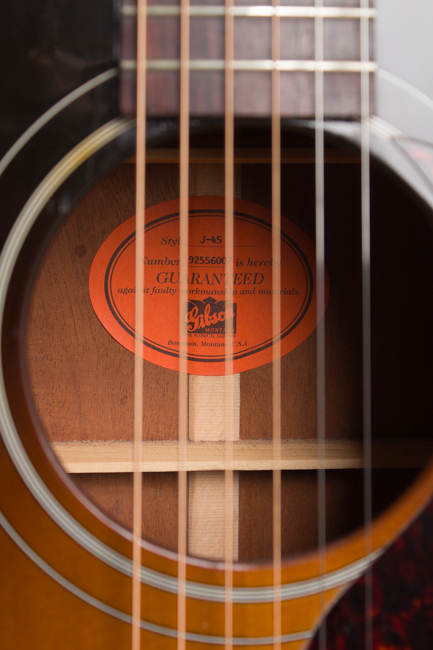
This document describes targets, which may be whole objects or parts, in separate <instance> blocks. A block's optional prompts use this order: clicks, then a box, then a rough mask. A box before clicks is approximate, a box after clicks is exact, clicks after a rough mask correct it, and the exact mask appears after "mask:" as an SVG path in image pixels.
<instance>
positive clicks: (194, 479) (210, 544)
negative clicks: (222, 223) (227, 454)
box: [188, 164, 240, 560]
mask: <svg viewBox="0 0 433 650" xmlns="http://www.w3.org/2000/svg"><path fill="white" fill-rule="evenodd" d="M190 169H191V173H190V182H189V189H190V195H191V196H206V195H217V196H224V192H225V179H224V166H223V165H207V164H201V165H191V167H190ZM233 183H234V187H235V191H237V194H238V195H239V193H240V168H239V167H238V168H235V172H234V177H233ZM227 393H228V394H229V395H230V396H233V398H234V399H233V409H234V412H233V416H234V417H233V418H231V419H230V420H231V422H230V427H229V430H227V422H226V415H227V407H228V406H227ZM239 418H240V376H239V375H231V376H229V377H225V376H221V377H203V376H200V375H190V377H189V432H188V435H189V440H190V441H197V442H198V441H202V442H206V443H209V442H211V441H220V444H221V448H222V453H223V457H222V464H221V467H219V468H218V469H219V470H221V469H224V466H225V462H224V450H225V448H224V439H225V438H227V437H228V438H229V439H232V440H236V439H239ZM188 469H189V468H188ZM193 469H195V470H202V469H204V470H208V469H210V470H213V469H214V467H213V466H212V467H210V468H208V467H204V468H202V467H194V468H193ZM231 483H232V484H233V490H232V491H231V492H230V495H229V496H230V498H229V501H230V503H231V504H232V506H233V507H232V510H233V517H232V518H233V521H234V528H235V531H234V532H235V535H234V538H235V539H234V540H233V541H234V559H237V557H238V536H239V535H238V528H239V475H238V474H236V475H235V476H234V477H233V482H231ZM188 490H189V498H188V552H189V553H190V555H195V556H200V557H206V558H209V559H214V560H222V559H224V544H225V541H224V530H225V506H224V503H225V502H226V501H227V499H226V497H227V495H226V481H225V478H224V472H222V471H219V472H214V471H195V472H194V473H190V474H189V488H188Z"/></svg>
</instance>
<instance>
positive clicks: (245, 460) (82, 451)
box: [51, 439, 433, 473]
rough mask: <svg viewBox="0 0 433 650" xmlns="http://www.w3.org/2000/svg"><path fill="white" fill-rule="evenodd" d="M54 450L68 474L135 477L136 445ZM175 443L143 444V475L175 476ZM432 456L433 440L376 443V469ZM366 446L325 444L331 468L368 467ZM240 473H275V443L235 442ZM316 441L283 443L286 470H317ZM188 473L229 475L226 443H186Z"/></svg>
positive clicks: (69, 445)
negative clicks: (132, 474)
mask: <svg viewBox="0 0 433 650" xmlns="http://www.w3.org/2000/svg"><path fill="white" fill-rule="evenodd" d="M51 446H52V449H53V451H54V453H55V454H56V456H57V458H58V459H59V460H60V462H61V463H62V465H63V467H64V468H65V470H66V471H67V472H70V473H94V472H102V473H104V472H132V469H133V462H132V450H133V443H132V442H117V441H116V442H114V441H113V442H55V443H53V444H52V445H51ZM177 448H178V444H177V442H176V441H157V442H153V441H150V442H149V441H144V442H143V445H142V461H141V471H142V472H176V471H177V470H178V460H177ZM432 452H433V444H432V441H431V440H424V439H403V440H376V441H373V467H377V468H379V467H382V468H399V467H423V466H424V465H425V464H426V463H427V462H428V460H429V457H430V455H431V453H432ZM363 457H364V456H363V446H362V443H361V442H358V441H354V440H328V441H327V442H326V458H325V464H326V469H356V468H362V467H363ZM233 463H234V469H235V470H242V471H256V470H271V469H273V468H274V461H273V458H272V441H271V440H235V441H234V442H233ZM317 467H318V460H317V442H316V441H315V440H282V441H281V469H290V470H296V469H317ZM187 470H188V471H222V470H224V441H223V440H220V441H193V440H189V441H188V442H187Z"/></svg>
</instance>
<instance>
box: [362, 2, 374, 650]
mask: <svg viewBox="0 0 433 650" xmlns="http://www.w3.org/2000/svg"><path fill="white" fill-rule="evenodd" d="M368 6H369V0H361V8H363V9H365V8H367V7H368ZM360 43H361V62H368V61H369V59H370V36H369V24H368V20H366V19H365V18H362V19H361V21H360ZM369 120H370V77H369V74H368V72H362V73H361V231H362V247H361V256H362V376H363V386H362V388H363V442H364V472H363V479H364V480H363V486H364V533H365V556H367V555H368V554H369V553H370V552H371V549H372V546H373V544H372V541H373V540H372V516H373V515H372V456H371V444H372V429H371V250H370V239H371V230H370V131H369ZM372 580H373V572H372V569H371V567H369V568H368V569H367V571H366V575H365V612H366V616H365V621H366V624H365V648H366V650H372V648H373V618H372V617H373V611H372V608H373V584H372Z"/></svg>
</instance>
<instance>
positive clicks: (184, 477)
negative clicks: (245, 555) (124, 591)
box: [177, 0, 190, 650]
mask: <svg viewBox="0 0 433 650" xmlns="http://www.w3.org/2000/svg"><path fill="white" fill-rule="evenodd" d="M180 12H181V14H180V61H181V66H180V133H179V137H180V142H179V203H180V205H179V213H180V224H179V226H180V228H179V236H180V245H179V271H180V276H179V277H180V282H179V373H178V377H179V442H178V449H179V452H178V453H179V471H178V550H177V553H178V569H177V570H178V573H177V581H178V593H177V633H178V636H177V648H178V650H185V644H186V640H185V635H186V554H187V544H188V501H187V499H188V474H187V469H186V468H187V439H188V374H187V373H188V359H187V349H188V348H187V341H186V332H185V330H184V324H185V316H186V301H185V300H183V296H184V295H186V291H185V293H184V292H183V291H182V289H184V288H186V282H187V279H186V278H187V273H188V209H189V56H190V43H189V38H190V24H189V0H181V5H180ZM182 285H184V286H182Z"/></svg>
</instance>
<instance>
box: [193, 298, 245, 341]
mask: <svg viewBox="0 0 433 650" xmlns="http://www.w3.org/2000/svg"><path fill="white" fill-rule="evenodd" d="M236 308H237V305H236V303H227V302H226V301H225V300H215V299H214V298H205V299H204V300H189V301H188V312H187V314H186V318H185V320H186V323H187V326H186V328H187V330H188V332H194V333H195V334H225V332H226V331H227V332H230V333H232V334H236Z"/></svg>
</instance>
